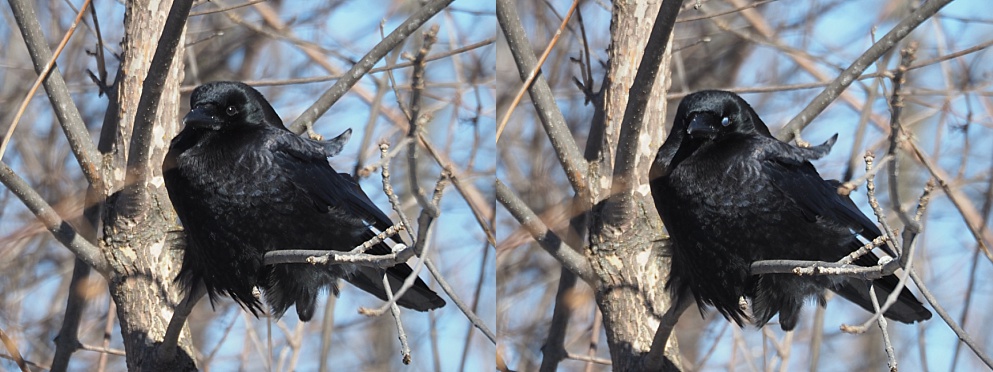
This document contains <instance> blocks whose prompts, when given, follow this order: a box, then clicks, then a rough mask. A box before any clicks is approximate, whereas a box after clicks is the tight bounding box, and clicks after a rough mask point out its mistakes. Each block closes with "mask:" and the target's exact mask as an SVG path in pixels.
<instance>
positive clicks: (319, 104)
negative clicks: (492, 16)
mask: <svg viewBox="0 0 993 372" xmlns="http://www.w3.org/2000/svg"><path fill="white" fill-rule="evenodd" d="M452 1H454V0H433V1H431V2H429V3H426V4H424V6H422V7H421V8H420V9H418V10H417V11H416V12H414V14H412V15H411V16H410V17H409V18H407V20H406V21H404V22H403V23H402V24H401V25H400V27H397V28H396V29H395V30H393V32H391V33H390V34H389V35H387V36H386V38H384V39H383V41H380V42H379V44H376V46H375V47H373V48H372V50H370V51H369V52H368V53H366V55H365V56H363V57H362V59H360V60H359V62H358V63H356V64H355V66H352V68H351V69H350V70H348V72H347V73H346V74H345V75H344V76H342V78H341V79H338V81H335V82H334V85H332V86H331V88H329V89H328V90H327V91H325V92H324V94H321V97H320V98H318V99H317V101H316V102H314V104H312V105H310V107H308V108H307V109H306V110H304V112H303V114H300V116H299V117H297V118H296V120H293V123H292V124H290V125H289V127H288V128H290V130H291V131H293V132H294V133H303V131H304V130H305V129H307V128H308V127H311V126H313V125H314V122H315V121H317V118H319V117H321V115H324V113H325V112H327V111H328V109H330V108H331V105H334V103H335V102H337V101H338V99H340V98H341V97H342V96H344V95H345V93H346V92H348V89H349V88H351V87H352V86H353V85H355V83H357V82H358V81H359V79H361V78H362V77H363V76H365V74H366V73H367V72H369V70H370V69H372V66H373V65H375V64H376V62H379V60H380V59H382V58H383V56H385V55H386V53H389V52H390V51H391V50H393V48H395V47H396V46H397V45H399V44H400V43H401V42H403V41H404V40H405V39H407V37H408V36H410V35H411V34H413V33H414V31H417V29H418V28H420V27H421V25H423V24H424V23H425V22H427V21H428V20H429V19H431V18H432V17H434V15H435V14H438V12H441V10H442V9H445V7H447V6H448V4H451V3H452Z"/></svg>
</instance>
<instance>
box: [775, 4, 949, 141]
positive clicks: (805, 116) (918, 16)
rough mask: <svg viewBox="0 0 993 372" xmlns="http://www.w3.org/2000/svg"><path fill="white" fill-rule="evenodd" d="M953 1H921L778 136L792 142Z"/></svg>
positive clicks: (815, 98)
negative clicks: (876, 62) (895, 48)
mask: <svg viewBox="0 0 993 372" xmlns="http://www.w3.org/2000/svg"><path fill="white" fill-rule="evenodd" d="M950 2H952V0H930V1H927V2H925V3H924V4H921V7H920V8H917V9H916V10H914V11H913V12H912V13H910V15H908V16H907V17H906V18H904V19H903V20H902V21H900V23H898V24H897V25H896V26H895V27H893V29H892V30H890V32H887V33H886V35H885V36H883V37H882V38H881V39H879V41H877V42H876V43H874V44H872V46H871V47H869V49H867V50H866V51H865V53H862V55H861V56H859V57H858V58H857V59H855V61H853V62H852V64H851V65H849V66H848V68H846V69H845V71H843V72H842V73H841V74H839V75H838V77H837V78H835V79H834V81H832V82H831V84H830V85H828V86H827V87H826V88H825V89H824V90H822V91H821V93H820V94H818V95H817V97H814V99H813V100H812V101H811V102H810V104H808V105H807V107H805V108H804V109H803V110H801V111H800V113H799V114H797V115H796V116H795V117H793V119H791V120H790V121H789V123H786V126H784V127H783V129H781V130H780V131H779V135H778V136H776V137H778V138H779V139H780V140H783V141H789V140H790V139H792V138H793V137H794V135H795V134H796V133H799V132H800V131H801V130H803V128H805V127H806V126H807V125H809V124H810V122H811V121H813V120H814V118H815V117H817V115H819V114H820V113H821V112H822V111H824V109H825V108H827V106H828V105H830V104H831V102H834V100H835V98H837V97H838V96H839V95H840V94H841V92H843V91H844V90H845V88H848V86H849V85H851V84H852V82H853V81H855V79H856V78H857V77H859V75H860V74H862V71H865V69H866V68H869V66H871V65H872V62H873V61H875V60H877V59H879V57H881V56H882V55H883V54H885V53H886V52H888V51H889V50H890V49H893V47H894V46H896V44H897V43H899V42H900V41H901V40H903V38H904V37H906V36H907V35H909V34H910V32H911V31H913V30H914V29H915V28H917V26H919V25H920V24H921V23H923V22H924V21H925V20H927V19H929V18H931V16H933V15H934V14H935V13H937V12H938V10H939V9H941V8H942V7H944V6H945V5H948V3H950Z"/></svg>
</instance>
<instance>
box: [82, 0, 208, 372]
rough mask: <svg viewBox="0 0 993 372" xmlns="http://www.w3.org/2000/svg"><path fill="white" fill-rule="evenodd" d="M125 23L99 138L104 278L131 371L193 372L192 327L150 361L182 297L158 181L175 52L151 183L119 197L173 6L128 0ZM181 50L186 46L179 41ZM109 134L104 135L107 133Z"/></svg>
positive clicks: (178, 68) (172, 128)
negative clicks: (167, 353) (146, 85)
mask: <svg viewBox="0 0 993 372" xmlns="http://www.w3.org/2000/svg"><path fill="white" fill-rule="evenodd" d="M126 5H127V10H126V13H125V18H124V27H125V29H126V33H125V35H126V36H125V39H124V41H123V43H122V44H123V50H124V54H123V55H122V56H121V58H122V60H121V65H120V69H119V70H118V72H117V85H116V89H115V90H114V91H112V92H110V93H109V94H110V95H111V100H112V101H115V103H116V104H115V103H112V104H111V105H110V108H109V109H108V112H107V119H106V120H105V125H112V126H113V127H112V128H115V130H114V131H113V133H112V134H111V135H112V136H113V139H107V140H105V139H102V140H101V142H102V144H104V145H108V146H109V147H110V148H102V149H101V150H102V151H104V152H105V157H108V158H109V159H111V160H110V161H109V162H108V164H107V171H106V172H104V174H105V177H106V179H107V180H108V182H107V183H106V189H105V190H104V192H105V193H106V194H108V195H110V196H109V197H108V199H107V203H106V205H105V208H104V216H103V223H104V231H103V233H104V234H103V241H102V242H101V244H102V245H103V247H102V248H103V250H104V251H105V252H107V258H108V260H109V261H110V263H111V266H112V268H113V272H112V273H111V274H110V275H111V277H110V278H108V283H109V286H110V295H111V296H112V297H113V299H114V302H115V303H116V304H117V317H118V319H119V321H120V325H121V335H122V337H123V339H124V348H125V351H126V352H127V366H128V370H129V371H140V370H170V371H182V370H195V369H196V364H195V359H194V355H195V354H194V349H193V345H192V342H191V340H190V337H189V330H188V329H187V330H185V331H184V332H183V336H182V337H181V338H180V341H179V351H178V352H177V353H176V357H175V358H174V359H173V360H172V361H167V362H165V363H164V364H163V363H160V362H159V361H157V360H156V358H155V351H156V347H155V346H156V345H158V344H159V343H161V341H162V338H163V336H164V335H165V330H166V326H167V325H168V324H169V320H170V319H171V317H172V313H173V308H174V304H177V303H178V302H179V301H180V300H181V298H182V297H181V296H182V293H181V292H180V290H179V288H178V287H177V285H176V283H175V282H174V281H173V279H174V278H175V277H176V275H177V273H178V271H179V267H180V264H181V262H182V250H180V249H176V243H177V242H179V241H180V239H178V238H177V237H176V234H170V231H172V230H177V228H176V223H175V221H176V216H175V212H174V211H173V209H172V207H171V203H170V202H169V198H168V195H167V193H166V190H165V187H164V184H163V182H162V172H161V164H162V159H163V158H164V157H165V153H166V151H167V150H168V147H169V142H170V140H171V139H172V137H174V136H175V134H176V132H177V129H178V124H179V120H178V119H177V118H178V117H179V98H180V96H179V85H180V83H181V81H182V76H183V68H182V66H183V65H182V58H181V57H182V55H183V52H184V49H183V48H182V47H179V48H177V50H176V53H175V55H174V56H173V58H174V59H173V62H172V63H171V67H170V69H169V71H168V77H167V78H166V82H165V86H164V87H163V88H164V89H163V95H162V97H161V100H160V101H159V106H158V110H157V111H156V117H155V121H154V122H155V123H156V124H155V128H154V129H153V130H152V133H153V136H154V138H153V139H152V140H151V141H150V145H151V147H152V148H151V149H150V151H148V154H149V156H150V161H149V162H148V163H147V167H148V168H149V169H147V172H145V173H144V174H147V175H148V179H144V180H138V182H139V183H140V184H141V185H142V186H143V187H142V188H141V189H140V190H141V191H140V192H141V193H144V195H143V197H142V198H133V197H129V196H124V195H125V193H124V192H122V191H121V190H123V189H124V187H125V186H126V185H125V174H126V172H127V163H128V161H127V154H128V153H129V150H130V149H129V143H130V141H131V134H132V129H133V128H134V123H135V117H136V114H137V112H138V102H139V98H140V97H141V93H142V84H143V82H144V80H145V78H146V76H147V75H148V71H149V69H150V66H151V63H152V56H153V55H154V54H155V50H156V49H157V48H159V38H160V36H161V34H162V30H163V28H164V25H165V22H166V15H167V14H169V11H170V8H171V7H172V1H169V0H165V1H160V2H159V1H151V0H133V1H128V2H127V4H126ZM179 45H180V46H182V45H183V41H182V39H181V40H180V42H179ZM108 133H110V131H105V134H108Z"/></svg>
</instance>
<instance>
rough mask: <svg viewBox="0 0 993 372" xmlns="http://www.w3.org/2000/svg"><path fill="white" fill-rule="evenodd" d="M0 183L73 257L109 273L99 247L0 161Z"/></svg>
mask: <svg viewBox="0 0 993 372" xmlns="http://www.w3.org/2000/svg"><path fill="white" fill-rule="evenodd" d="M0 182H2V183H3V184H4V185H5V186H7V188H8V189H9V190H10V191H12V192H13V193H14V195H17V197H18V198H19V199H21V201H22V202H24V205H25V206H27V207H28V209H30V210H31V212H32V213H34V214H35V216H37V217H38V220H40V221H41V223H42V224H43V225H45V228H46V229H48V231H50V232H51V233H52V235H54V236H55V239H56V240H58V241H59V242H60V243H62V245H64V246H66V248H69V250H70V251H72V253H73V254H75V255H76V257H78V258H79V259H81V260H83V261H85V262H86V264H88V265H90V266H91V267H93V269H94V270H96V271H98V272H100V273H101V274H104V275H105V276H106V275H107V273H109V272H110V265H109V264H108V263H107V260H106V258H105V257H104V256H103V252H101V251H100V248H98V247H96V246H94V245H93V244H92V243H90V242H88V241H86V239H85V238H83V236H82V235H80V234H79V233H78V232H77V231H76V229H74V228H73V227H72V225H70V224H69V223H68V222H66V221H65V220H63V219H62V217H61V216H59V214H58V213H57V212H55V209H53V208H52V206H51V205H48V203H47V202H45V200H44V199H42V197H41V195H38V192H36V191H35V190H34V189H32V188H31V186H30V185H28V183H27V182H26V181H24V179H23V178H21V177H20V176H18V175H17V174H16V173H14V170H13V169H10V167H8V166H7V164H6V163H4V162H2V161H0Z"/></svg>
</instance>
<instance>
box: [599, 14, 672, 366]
mask: <svg viewBox="0 0 993 372" xmlns="http://www.w3.org/2000/svg"><path fill="white" fill-rule="evenodd" d="M660 5H661V1H649V2H624V1H615V2H614V7H613V15H612V19H611V28H610V31H611V32H610V33H611V37H612V38H611V45H610V49H609V50H608V56H609V67H608V69H609V70H608V73H607V79H606V81H605V82H604V91H603V94H604V100H603V102H604V103H603V104H604V107H603V109H604V115H603V121H604V122H603V123H602V124H598V123H594V125H603V126H604V128H605V129H604V141H605V142H604V145H603V149H605V150H604V151H603V152H602V153H601V157H600V159H599V162H597V163H593V165H594V166H593V167H591V172H590V173H591V175H590V178H589V179H590V180H591V182H590V184H591V185H596V186H600V187H599V189H596V188H594V190H593V196H592V199H593V200H594V204H595V205H596V207H594V209H593V213H592V223H591V225H590V251H589V252H588V254H589V256H590V262H591V263H592V265H593V268H594V271H595V272H596V275H597V276H598V277H599V282H598V283H597V288H596V294H597V296H596V297H597V304H598V305H599V308H600V311H601V312H602V313H603V323H604V328H605V329H606V334H607V342H608V344H609V345H610V353H611V359H612V361H613V369H614V370H617V371H630V370H638V369H639V368H641V360H642V358H644V357H645V355H646V354H647V353H648V350H649V348H650V347H651V344H652V339H653V337H654V335H655V331H656V329H657V328H658V325H659V322H660V320H661V317H662V314H663V313H665V311H666V309H667V308H668V307H669V303H670V301H669V294H668V292H667V291H666V290H665V281H666V279H667V278H668V276H669V261H670V260H669V256H670V254H669V253H668V245H667V244H666V243H667V241H665V240H663V239H662V222H661V220H660V219H659V217H658V213H657V212H656V211H655V204H654V202H653V200H652V195H651V192H650V191H649V187H648V168H649V166H650V165H651V162H652V160H653V159H654V158H655V152H656V151H657V150H658V148H659V146H661V144H662V133H663V130H664V128H665V124H664V123H665V112H666V100H665V92H666V91H668V88H669V61H670V60H671V46H672V38H670V39H669V45H668V47H667V51H666V54H665V57H664V58H663V62H662V64H661V66H660V68H661V73H660V74H659V75H658V78H657V81H656V83H655V85H654V87H653V92H652V97H654V98H653V99H651V100H650V101H649V103H648V106H647V108H646V111H645V112H646V114H645V120H646V129H645V132H643V133H642V135H641V136H640V138H638V144H637V148H634V149H619V148H617V144H618V136H619V133H620V126H621V122H622V120H623V117H624V110H625V105H626V104H627V99H628V92H629V89H630V87H631V85H632V83H633V82H634V77H635V74H636V72H637V69H638V65H639V62H640V60H641V58H642V55H643V54H644V49H645V44H646V42H647V41H648V37H649V34H650V33H651V30H652V26H653V24H654V22H655V18H656V16H657V15H658V11H659V6H660ZM621 151H633V152H635V155H636V156H635V157H633V159H635V162H636V164H631V165H629V166H633V167H634V169H636V171H635V172H634V174H635V175H636V177H635V178H634V179H632V180H630V181H623V180H618V179H615V178H614V177H613V174H614V166H615V164H614V162H615V159H617V154H618V153H619V152H621ZM677 356H678V349H677V345H676V342H675V339H674V338H670V339H669V342H668V344H667V346H666V357H667V359H668V360H669V362H667V363H666V364H667V366H670V367H673V368H678V366H679V364H680V363H679V359H678V357H677Z"/></svg>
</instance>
